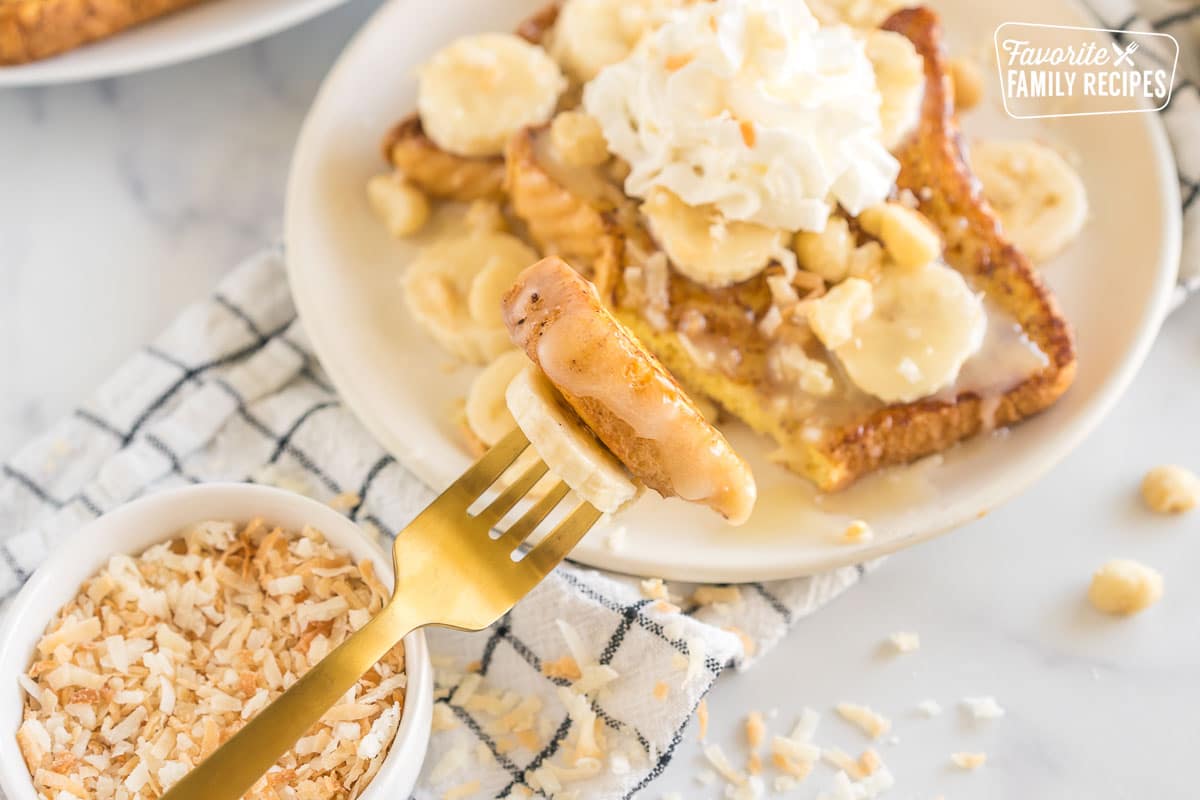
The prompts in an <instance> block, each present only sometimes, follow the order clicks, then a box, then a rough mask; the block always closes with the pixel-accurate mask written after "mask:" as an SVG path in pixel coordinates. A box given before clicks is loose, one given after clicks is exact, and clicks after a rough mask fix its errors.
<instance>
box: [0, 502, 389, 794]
mask: <svg viewBox="0 0 1200 800" xmlns="http://www.w3.org/2000/svg"><path fill="white" fill-rule="evenodd" d="M386 597H387V595H386V591H385V590H384V588H383V587H382V585H381V584H380V583H379V581H378V579H377V578H376V577H375V576H374V574H373V573H372V572H371V568H370V565H369V562H366V563H364V564H363V565H355V564H354V563H353V561H352V560H351V559H349V558H348V557H347V556H346V555H344V554H342V553H339V552H337V551H335V550H334V549H333V548H331V547H330V546H329V545H328V544H327V543H326V542H325V541H324V538H323V537H322V536H321V535H320V533H319V532H317V531H310V530H306V531H304V532H302V533H300V534H295V533H289V532H287V531H283V530H282V529H269V528H268V526H266V525H265V524H263V522H262V521H261V520H255V521H253V522H251V523H250V524H248V525H246V526H245V527H243V528H241V529H240V530H239V529H238V528H237V527H236V526H235V525H233V524H232V523H204V524H201V525H196V526H193V527H192V528H191V529H188V530H186V531H185V532H184V533H183V534H181V536H180V537H179V538H177V539H176V540H174V541H173V542H169V543H166V544H161V545H156V546H154V547H151V548H149V549H148V550H147V551H146V552H145V553H143V554H142V555H140V556H137V557H130V556H124V555H121V556H114V557H113V558H111V559H110V560H109V562H108V564H107V565H106V567H105V569H103V570H102V571H101V572H100V573H99V574H98V575H96V576H95V577H93V578H91V579H89V580H88V581H87V582H85V583H84V585H83V586H82V587H81V588H80V591H79V593H78V595H77V596H76V597H75V598H74V599H73V600H72V601H70V602H69V603H68V604H67V605H66V606H65V607H64V608H63V609H62V610H61V611H60V612H59V613H58V614H57V615H56V617H55V618H54V620H53V621H52V622H51V624H50V626H49V628H48V629H47V631H46V634H45V636H43V638H42V640H41V641H40V642H39V647H38V659H39V660H37V661H35V663H33V664H32V665H31V666H30V668H29V670H28V671H27V674H25V675H23V676H22V678H21V686H22V688H23V689H24V690H25V692H24V694H25V699H24V706H25V709H24V720H23V721H22V724H21V726H20V728H19V729H18V732H17V737H16V738H17V742H18V746H19V747H20V749H21V753H22V756H23V757H24V758H25V760H26V763H27V765H28V766H29V769H30V773H31V775H32V776H33V782H34V787H35V789H36V790H37V792H38V793H39V795H40V796H41V797H43V798H46V800H50V799H51V798H53V800H67V798H71V797H73V798H78V799H79V800H83V798H88V799H89V800H91V798H96V800H118V799H120V800H126V799H127V800H148V799H149V798H152V797H158V796H160V795H161V794H162V793H163V792H164V791H165V790H166V789H167V788H168V787H170V786H172V785H174V784H175V783H176V782H177V781H178V780H179V779H180V778H181V777H182V776H183V775H184V774H186V773H187V771H188V770H190V769H191V768H192V766H194V765H195V764H196V763H198V762H199V761H200V760H202V759H203V758H205V757H207V756H208V755H209V754H211V753H212V752H213V751H214V750H215V749H216V748H217V746H218V745H219V744H220V743H221V742H222V741H224V740H225V739H227V738H228V737H229V736H230V735H231V734H232V733H233V732H234V731H236V730H237V729H239V728H240V727H241V726H242V725H243V724H244V722H243V720H245V719H248V718H250V717H252V716H253V715H254V714H255V713H257V712H258V711H259V710H261V709H262V708H263V707H265V706H266V705H267V703H268V702H270V700H271V699H272V698H274V697H275V696H278V694H279V693H280V692H282V691H283V689H284V688H286V687H287V686H290V685H291V684H293V683H294V682H295V681H296V680H297V678H298V676H300V675H302V674H304V672H306V671H307V670H308V668H309V667H311V666H312V665H313V664H314V663H315V662H316V661H317V660H318V659H319V658H320V656H321V655H323V654H324V653H326V652H328V651H329V650H331V649H332V648H333V647H336V646H337V645H338V644H339V643H341V642H342V641H343V640H344V639H345V638H346V637H347V636H348V635H349V634H350V632H351V631H352V630H354V629H356V628H355V627H354V624H353V623H352V621H351V615H352V614H353V613H354V611H355V610H361V612H362V613H361V614H359V615H358V616H359V619H358V620H357V625H358V626H361V625H362V624H365V622H366V621H367V620H368V619H369V618H370V615H371V614H372V613H374V612H375V611H378V610H379V608H381V607H382V605H383V602H384V601H385V600H386ZM296 599H300V600H301V601H302V602H300V603H296V602H295V600H296ZM364 615H365V616H364ZM404 690H405V674H404V652H403V648H402V647H401V646H397V647H396V648H394V649H393V650H392V652H390V653H389V654H388V655H387V656H386V657H385V658H384V659H383V660H382V661H381V662H380V664H379V665H378V666H377V667H376V669H375V670H373V671H372V672H371V673H369V674H368V676H367V677H365V678H364V679H363V681H362V682H360V683H359V684H358V685H357V686H356V687H355V688H354V689H352V690H351V691H350V692H349V693H348V694H347V696H346V697H344V698H343V699H342V702H341V703H340V704H339V705H338V706H337V707H335V708H334V709H333V710H331V712H330V713H329V714H328V715H327V716H326V717H325V718H323V719H322V721H321V722H320V723H318V724H317V726H316V727H315V728H314V729H313V730H312V731H311V732H310V733H309V734H308V735H306V736H305V737H303V738H302V739H301V740H300V741H299V742H297V744H296V746H295V747H294V748H293V749H292V750H291V751H289V752H288V753H287V754H285V755H284V757H283V758H282V759H281V760H280V762H279V763H278V764H277V765H276V766H275V767H273V768H272V769H271V771H270V772H269V773H268V774H267V775H266V776H264V777H263V779H261V780H260V781H259V782H257V783H256V784H255V786H254V788H252V789H251V791H250V792H249V793H248V794H247V795H246V796H247V797H249V798H251V800H268V798H269V799H270V800H277V799H278V798H294V800H325V799H326V798H337V800H351V799H352V798H354V797H357V796H358V795H360V794H361V792H362V790H363V789H364V788H365V787H366V785H367V783H369V782H370V780H371V778H372V777H373V776H374V775H375V774H376V773H377V772H378V770H379V767H380V765H381V763H382V761H383V758H384V757H385V756H386V753H387V749H388V748H389V747H390V745H391V742H392V739H393V738H394V736H395V731H396V727H397V725H398V721H399V716H400V712H401V708H402V704H403V701H404Z"/></svg>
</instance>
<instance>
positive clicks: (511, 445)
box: [445, 428, 529, 499]
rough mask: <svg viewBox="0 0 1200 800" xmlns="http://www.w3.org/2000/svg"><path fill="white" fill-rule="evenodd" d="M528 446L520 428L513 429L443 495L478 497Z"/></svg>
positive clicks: (527, 441)
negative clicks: (457, 494) (464, 493)
mask: <svg viewBox="0 0 1200 800" xmlns="http://www.w3.org/2000/svg"><path fill="white" fill-rule="evenodd" d="M528 446H529V440H528V439H526V438H525V434H524V433H522V432H521V429H520V428H514V429H513V431H512V432H511V433H509V434H508V435H507V436H505V437H504V438H503V439H501V440H500V441H498V442H496V444H494V445H493V446H492V448H491V449H490V450H488V451H487V452H486V453H484V455H483V458H481V459H479V460H478V461H476V462H475V464H474V465H473V466H472V467H470V468H469V469H468V470H467V471H466V472H464V473H463V474H462V476H461V477H460V478H459V479H458V480H456V481H455V482H454V483H452V484H450V488H449V489H447V490H446V492H445V493H446V494H449V493H451V492H466V493H467V495H468V496H470V497H471V498H472V499H473V498H476V497H479V495H481V494H483V493H484V492H485V491H487V488H488V487H489V486H491V485H492V484H493V483H495V482H496V479H497V478H499V477H500V476H501V475H502V474H503V473H504V470H506V469H508V468H509V467H510V466H512V463H513V462H514V461H516V460H517V457H518V456H520V455H521V453H523V452H525V448H526V447H528Z"/></svg>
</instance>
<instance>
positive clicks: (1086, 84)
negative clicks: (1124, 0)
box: [996, 22, 1179, 119]
mask: <svg viewBox="0 0 1200 800" xmlns="http://www.w3.org/2000/svg"><path fill="white" fill-rule="evenodd" d="M1178 60H1179V43H1178V42H1176V41H1175V39H1174V37H1172V36H1170V35H1169V34H1165V33H1142V32H1139V31H1119V30H1108V29H1104V28H1078V27H1071V26H1067V25H1040V24H1035V23H1030V22H1006V23H1004V24H1003V25H1001V26H1000V27H999V28H997V29H996V63H997V66H998V67H999V69H1000V89H1001V94H1002V96H1003V98H1004V110H1005V111H1007V112H1008V114H1009V115H1010V116H1012V117H1016V118H1018V119H1029V118H1034V117H1075V116H1089V115H1094V114H1132V113H1137V112H1142V111H1155V110H1158V109H1162V108H1165V107H1166V105H1167V103H1168V102H1169V101H1170V99H1171V85H1172V82H1173V81H1174V80H1175V65H1176V63H1177V62H1178Z"/></svg>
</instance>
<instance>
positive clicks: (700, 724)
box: [696, 698, 708, 742]
mask: <svg viewBox="0 0 1200 800" xmlns="http://www.w3.org/2000/svg"><path fill="white" fill-rule="evenodd" d="M696 732H697V734H698V735H699V738H700V741H702V742H703V741H704V740H705V739H706V738H707V737H708V699H707V698H705V699H704V700H701V701H700V702H699V703H698V704H697V705H696Z"/></svg>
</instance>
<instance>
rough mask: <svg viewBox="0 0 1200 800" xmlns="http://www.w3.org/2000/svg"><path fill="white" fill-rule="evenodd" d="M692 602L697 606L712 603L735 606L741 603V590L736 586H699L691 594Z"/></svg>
mask: <svg viewBox="0 0 1200 800" xmlns="http://www.w3.org/2000/svg"><path fill="white" fill-rule="evenodd" d="M692 602H693V603H695V604H696V605H698V606H710V605H712V604H713V603H725V604H727V605H731V606H736V605H740V604H741V602H742V590H741V589H739V588H738V587H736V586H700V587H698V588H697V589H696V591H694V592H692Z"/></svg>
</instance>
